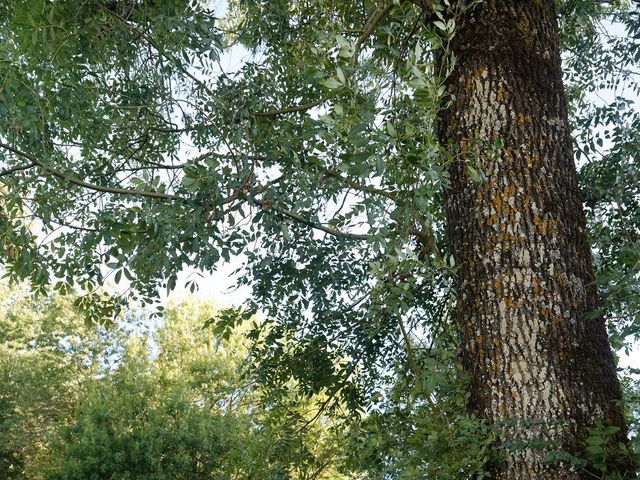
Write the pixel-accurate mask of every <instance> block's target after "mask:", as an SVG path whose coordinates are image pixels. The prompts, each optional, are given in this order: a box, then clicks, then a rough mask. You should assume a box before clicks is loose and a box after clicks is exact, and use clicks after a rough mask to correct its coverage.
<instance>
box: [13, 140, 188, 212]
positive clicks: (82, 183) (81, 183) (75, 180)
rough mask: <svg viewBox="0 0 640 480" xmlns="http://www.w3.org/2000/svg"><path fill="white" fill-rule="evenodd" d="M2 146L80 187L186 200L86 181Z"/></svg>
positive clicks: (123, 193) (24, 153) (119, 193)
mask: <svg viewBox="0 0 640 480" xmlns="http://www.w3.org/2000/svg"><path fill="white" fill-rule="evenodd" d="M0 147H1V148H4V149H5V150H8V151H10V152H12V153H15V154H16V155H19V156H21V157H23V158H26V159H27V160H29V161H31V164H32V165H31V166H37V167H40V168H41V169H42V170H44V171H46V172H48V173H50V174H51V175H53V176H55V177H57V178H59V179H60V180H63V181H65V182H69V183H72V184H74V185H77V186H79V187H83V188H87V189H89V190H95V191H96V192H105V193H115V194H118V195H135V196H139V197H148V198H157V199H163V200H184V199H183V198H182V197H178V196H177V195H171V194H168V193H162V192H146V191H144V190H130V189H127V188H119V187H108V186H105V185H97V184H95V183H90V182H85V181H84V180H81V179H79V178H77V177H73V176H69V175H65V174H64V173H62V172H60V171H59V170H56V169H55V168H53V167H51V166H49V165H47V164H46V163H44V162H43V161H42V160H40V159H39V158H37V157H34V156H33V155H30V154H28V153H26V152H23V151H21V150H18V149H17V148H15V147H13V146H11V145H7V144H5V143H0Z"/></svg>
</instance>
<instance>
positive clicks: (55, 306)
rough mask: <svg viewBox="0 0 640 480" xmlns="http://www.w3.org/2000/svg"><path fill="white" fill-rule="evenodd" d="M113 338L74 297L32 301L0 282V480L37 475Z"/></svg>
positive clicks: (25, 291) (20, 290)
mask: <svg viewBox="0 0 640 480" xmlns="http://www.w3.org/2000/svg"><path fill="white" fill-rule="evenodd" d="M111 340H112V339H111V338H110V335H108V333H107V331H106V330H104V329H99V328H97V327H96V326H89V325H86V323H85V319H84V316H83V315H82V314H81V313H80V312H79V311H78V309H77V308H74V307H73V305H72V300H71V299H70V298H61V297H59V296H58V297H54V298H52V299H44V298H42V299H33V298H32V297H31V296H30V295H29V291H28V289H26V288H12V289H10V288H8V287H7V286H6V284H5V283H0V476H1V477H2V478H6V479H26V478H39V474H38V472H37V471H34V470H33V469H32V465H33V463H34V462H35V460H36V459H37V458H38V457H39V456H41V455H46V454H47V453H48V451H49V449H50V448H51V441H52V440H54V438H55V433H56V432H57V431H58V429H59V427H61V426H62V425H64V424H65V423H66V422H68V421H70V419H71V417H72V416H73V412H74V405H75V402H76V400H77V399H78V396H79V395H80V393H81V391H82V388H83V385H84V383H85V382H87V381H88V380H90V379H91V378H93V377H94V376H95V375H96V374H97V373H98V372H100V371H102V369H103V368H104V365H103V361H105V360H106V359H108V358H109V352H110V351H111V350H112V345H111ZM52 432H53V434H52Z"/></svg>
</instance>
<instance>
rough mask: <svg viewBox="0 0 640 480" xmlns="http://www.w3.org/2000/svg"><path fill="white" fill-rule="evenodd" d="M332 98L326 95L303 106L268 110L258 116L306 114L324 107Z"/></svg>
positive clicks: (258, 113) (257, 113) (257, 114)
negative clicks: (307, 111)
mask: <svg viewBox="0 0 640 480" xmlns="http://www.w3.org/2000/svg"><path fill="white" fill-rule="evenodd" d="M330 97H331V96H330V95H324V96H323V97H321V98H319V99H318V100H314V101H313V102H309V103H304V104H302V105H295V106H293V107H287V108H282V109H276V110H267V111H265V112H256V116H258V117H275V116H277V115H283V114H285V113H295V112H304V111H305V110H310V109H312V108H313V107H317V106H318V105H322V104H323V103H324V102H326V101H327V100H328V99H329V98H330Z"/></svg>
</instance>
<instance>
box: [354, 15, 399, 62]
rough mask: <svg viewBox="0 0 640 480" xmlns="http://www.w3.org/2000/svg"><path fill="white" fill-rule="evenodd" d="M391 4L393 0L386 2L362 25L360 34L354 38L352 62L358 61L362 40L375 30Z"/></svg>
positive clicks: (365, 39) (364, 40)
mask: <svg viewBox="0 0 640 480" xmlns="http://www.w3.org/2000/svg"><path fill="white" fill-rule="evenodd" d="M393 5H394V3H393V2H388V3H387V4H386V5H385V6H384V7H382V9H381V10H380V11H379V12H377V13H376V14H375V15H374V16H373V17H372V18H371V20H369V21H368V22H367V24H366V25H365V27H364V31H363V33H362V35H360V36H359V37H358V39H357V40H356V44H355V45H354V47H353V61H354V62H356V61H358V57H359V56H360V50H362V45H363V44H364V42H366V41H367V39H368V38H369V37H370V36H371V34H372V33H373V32H374V31H375V29H376V28H377V27H378V25H379V24H380V22H381V21H382V20H383V19H384V17H386V16H387V15H388V14H389V12H390V11H391V9H392V8H393Z"/></svg>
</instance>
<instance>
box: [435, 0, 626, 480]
mask: <svg viewBox="0 0 640 480" xmlns="http://www.w3.org/2000/svg"><path fill="white" fill-rule="evenodd" d="M555 15H556V14H555V7H554V1H553V0H528V1H519V0H485V1H484V2H482V3H480V4H479V5H478V6H476V7H475V8H473V9H471V10H469V11H467V12H466V13H464V14H463V18H461V19H459V21H458V26H457V30H456V35H455V37H454V38H453V41H452V43H451V51H452V53H453V54H454V55H455V57H456V67H455V72H454V74H453V75H452V76H451V78H450V79H449V91H450V92H451V93H452V94H453V96H454V98H455V101H454V102H453V105H451V106H450V107H448V108H447V109H446V110H444V111H443V112H442V118H441V124H440V131H439V132H440V133H439V134H440V137H441V140H442V142H443V144H444V145H446V146H447V148H448V149H449V152H450V154H451V157H450V158H451V163H450V168H449V171H450V175H451V184H452V186H451V188H450V189H449V190H448V192H447V196H448V198H447V203H446V208H447V220H448V229H449V240H450V244H451V248H452V251H453V254H454V255H455V258H456V261H457V265H458V277H457V292H458V304H457V316H458V322H459V327H460V335H461V356H462V361H463V363H464V367H465V369H466V370H467V372H468V373H469V376H470V382H471V400H470V403H471V405H470V407H471V408H472V409H473V411H474V412H476V413H477V414H478V415H480V416H482V417H484V418H486V419H487V420H488V421H489V422H499V423H501V424H502V425H503V427H502V428H503V437H504V439H505V440H511V441H513V442H523V443H521V445H520V447H519V448H516V449H515V450H511V451H509V452H508V456H507V460H506V461H505V462H503V463H500V464H499V465H496V466H494V467H493V469H494V472H493V477H492V478H497V479H514V480H515V479H518V480H524V479H551V478H553V479H587V478H594V477H593V475H592V473H590V472H589V470H591V472H593V473H595V472H596V471H595V470H592V468H593V467H592V466H591V467H590V466H586V467H571V466H570V465H569V464H567V463H564V464H559V463H555V464H549V463H546V462H544V461H543V459H544V457H545V455H546V454H547V453H549V452H550V451H551V450H560V449H562V450H565V451H570V452H573V453H576V452H577V453H579V454H581V455H583V456H584V455H585V454H584V452H583V453H580V452H582V447H583V442H584V440H585V437H586V435H587V430H586V429H587V428H588V427H591V426H593V425H594V422H595V420H596V419H602V421H603V424H604V425H616V426H620V427H621V430H620V431H619V432H618V434H617V435H615V443H616V444H617V442H618V441H620V440H622V441H625V439H626V429H625V427H624V420H623V414H622V409H621V407H620V404H619V402H618V401H619V400H620V398H621V393H620V385H619V382H618V379H617V377H616V370H615V365H614V361H613V356H612V352H611V349H610V347H609V344H608V339H607V332H606V326H605V322H604V319H603V318H602V316H598V317H597V318H592V316H590V315H589V312H592V311H593V310H594V309H595V308H597V306H598V300H597V293H596V287H595V285H594V279H595V277H594V271H593V265H592V259H591V253H590V248H589V245H588V243H587V239H586V230H585V218H584V213H583V210H582V204H581V202H580V198H579V194H578V185H577V176H576V168H575V164H574V162H573V156H572V152H571V139H570V136H569V133H570V130H569V125H568V120H567V103H566V98H565V95H564V90H563V85H562V72H561V64H560V53H559V47H558V36H557V21H556V16H555ZM474 158H475V159H476V160H473V159H474ZM472 161H475V162H477V163H476V165H477V166H479V167H480V168H481V169H482V171H483V172H484V174H485V176H486V178H485V180H484V181H482V182H474V181H473V180H472V179H471V178H470V177H469V170H468V167H467V163H466V162H472ZM538 440H540V441H542V442H555V445H556V447H554V446H551V445H550V444H549V443H547V445H546V446H545V447H542V448H541V447H540V443H539V442H538ZM608 468H609V469H613V470H615V471H618V472H620V473H622V474H623V476H624V478H631V477H633V474H632V473H631V470H632V465H631V463H630V462H629V461H627V460H626V459H624V458H622V457H618V458H614V459H613V460H612V461H611V464H610V465H609V467H608ZM597 478H601V474H599V475H598V477H597Z"/></svg>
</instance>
